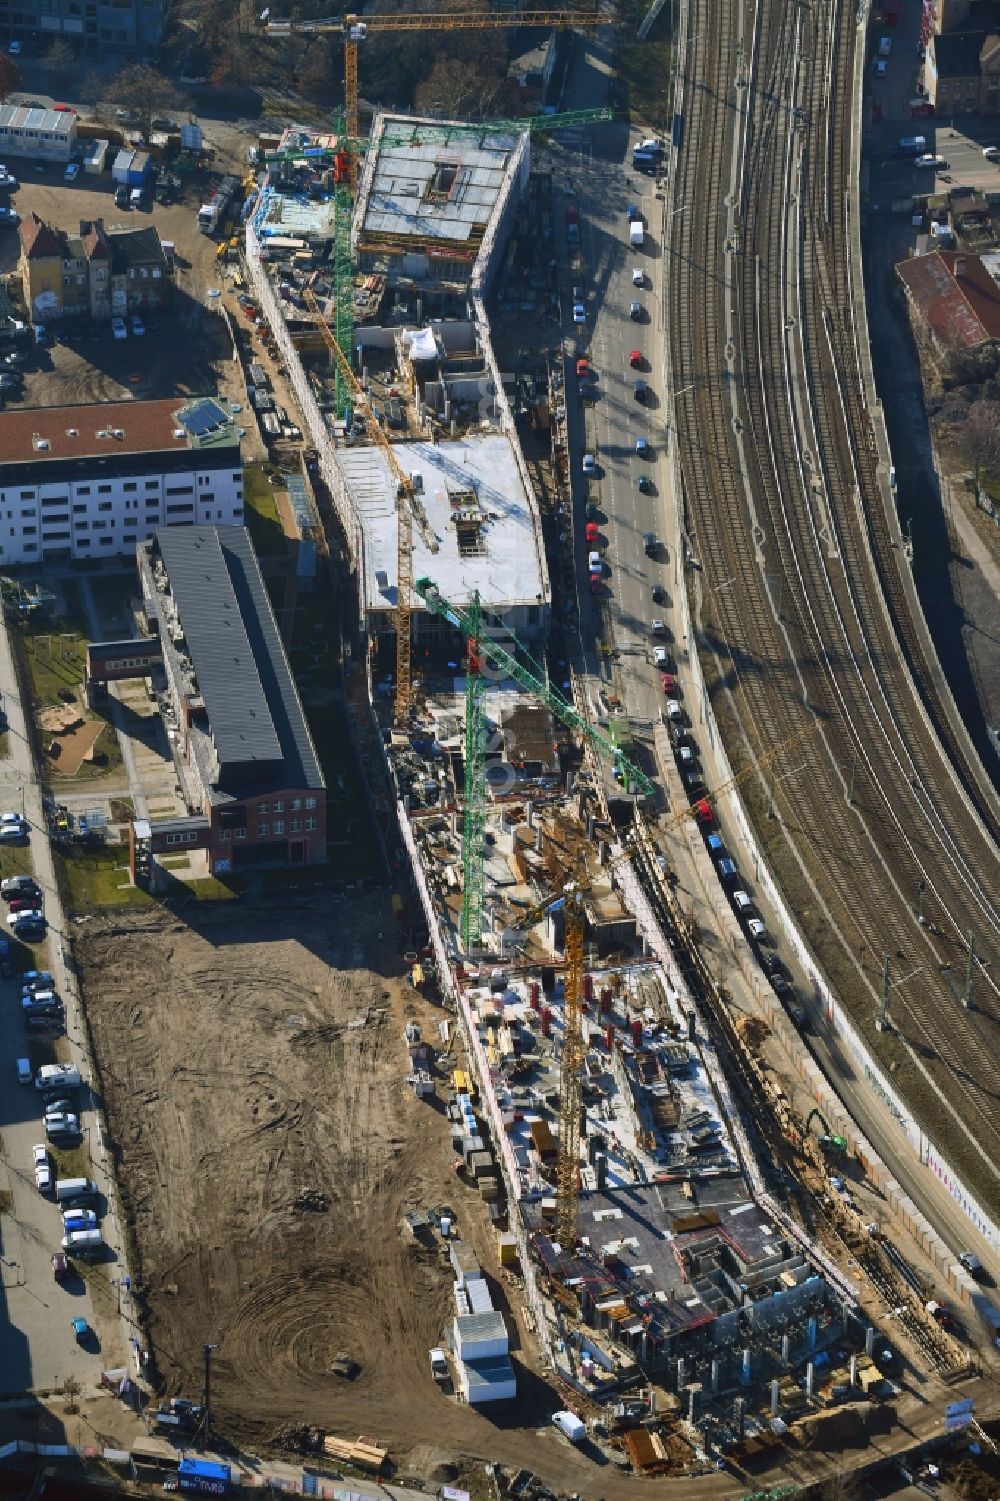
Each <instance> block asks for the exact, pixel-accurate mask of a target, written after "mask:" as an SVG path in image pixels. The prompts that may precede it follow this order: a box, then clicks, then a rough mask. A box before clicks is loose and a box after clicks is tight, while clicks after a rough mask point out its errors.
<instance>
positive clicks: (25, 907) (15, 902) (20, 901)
mask: <svg viewBox="0 0 1000 1501" xmlns="http://www.w3.org/2000/svg"><path fill="white" fill-rule="evenodd" d="M37 901H38V895H37V893H36V894H34V895H33V896H28V895H27V894H25V895H23V896H12V897H11V899H10V901H9V902H8V903H7V905H8V907H9V908H10V910H11V911H12V912H25V911H29V910H30V909H31V908H33V907H34V906H35V905H36V903H37Z"/></svg>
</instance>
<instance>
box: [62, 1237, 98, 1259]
mask: <svg viewBox="0 0 1000 1501" xmlns="http://www.w3.org/2000/svg"><path fill="white" fill-rule="evenodd" d="M60 1244H61V1245H62V1248H63V1250H64V1251H65V1252H66V1254H67V1255H68V1256H80V1257H83V1258H84V1259H86V1257H88V1256H96V1255H97V1254H98V1253H99V1252H101V1251H103V1250H104V1236H103V1235H102V1234H101V1232H100V1230H67V1232H66V1234H65V1235H64V1236H63V1238H62V1241H61V1242H60Z"/></svg>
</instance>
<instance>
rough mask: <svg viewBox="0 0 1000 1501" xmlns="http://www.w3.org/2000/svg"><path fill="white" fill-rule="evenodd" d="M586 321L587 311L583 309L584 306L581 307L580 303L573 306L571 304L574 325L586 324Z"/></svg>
mask: <svg viewBox="0 0 1000 1501" xmlns="http://www.w3.org/2000/svg"><path fill="white" fill-rule="evenodd" d="M586 321H587V309H586V308H585V307H584V305H583V303H582V302H574V304H573V322H574V323H586Z"/></svg>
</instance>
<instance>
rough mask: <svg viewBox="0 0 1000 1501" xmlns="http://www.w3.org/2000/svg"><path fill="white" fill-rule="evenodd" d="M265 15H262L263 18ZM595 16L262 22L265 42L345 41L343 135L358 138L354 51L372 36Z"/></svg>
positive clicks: (581, 21) (481, 14)
mask: <svg viewBox="0 0 1000 1501" xmlns="http://www.w3.org/2000/svg"><path fill="white" fill-rule="evenodd" d="M265 14H266V12H265ZM597 19H598V18H597V16H596V14H595V13H594V12H593V11H590V12H583V13H581V12H579V11H575V10H516V11H511V12H505V13H500V12H497V11H488V10H487V11H473V10H456V11H445V12H443V13H442V12H437V13H435V12H433V11H429V12H428V11H425V12H417V13H415V14H412V13H411V14H406V13H403V14H395V15H394V14H392V13H388V14H386V15H368V16H364V17H362V16H339V17H337V18H335V19H330V20H322V21H271V20H268V21H265V23H264V25H265V30H266V31H267V34H268V36H292V35H293V34H297V35H300V36H315V35H317V34H321V33H330V32H332V33H333V34H334V35H338V36H342V37H343V39H344V122H345V125H346V127H347V134H348V136H351V137H356V136H357V134H358V47H359V45H360V44H361V43H362V42H365V41H367V40H368V38H369V37H370V36H376V35H379V34H381V33H382V32H388V31H506V30H510V29H511V28H513V27H516V26H560V27H561V26H596V25H597Z"/></svg>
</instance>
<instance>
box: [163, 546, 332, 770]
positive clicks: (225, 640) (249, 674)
mask: <svg viewBox="0 0 1000 1501" xmlns="http://www.w3.org/2000/svg"><path fill="white" fill-rule="evenodd" d="M154 546H155V548H156V550H157V551H158V552H159V555H160V557H161V558H162V559H163V565H164V567H165V568H166V571H167V577H168V580H169V584H170V592H171V594H172V596H173V599H174V602H175V604H176V607H177V615H178V618H179V622H180V626H181V629H182V630H183V632H184V638H185V641H186V642H187V649H188V653H189V655H190V657H191V663H192V666H193V667H194V671H195V675H196V677H197V679H198V689H199V691H200V693H201V696H202V699H203V700H204V703H205V710H206V713H207V715H208V722H209V726H210V729H211V734H212V740H213V743H214V745H215V750H216V754H217V756H218V759H219V764H220V781H221V782H222V785H223V786H225V772H226V770H227V768H228V769H230V770H237V771H239V770H245V769H246V768H249V767H252V766H254V765H260V766H261V769H262V771H263V770H264V769H265V768H266V769H267V774H268V775H270V774H271V771H272V769H273V768H274V767H275V766H276V765H279V764H280V765H282V766H283V776H282V779H283V781H284V782H285V784H286V785H287V786H289V787H300V786H301V787H322V786H323V785H324V783H323V776H322V773H321V771H320V769H319V761H318V759H317V757H316V751H315V749H314V747H313V743H312V737H311V736H310V734H309V728H308V726H307V724H306V720H305V715H304V713H303V710H302V704H301V702H300V700H299V696H298V692H297V691H296V688H295V683H294V681H293V679H292V674H291V670H290V668H289V666H288V658H287V657H286V655H285V648H284V646H283V645H282V641H281V637H280V635H279V633H278V627H277V624H276V622H275V619H274V612H273V611H272V609H271V602H270V599H269V598H268V594H267V590H266V588H265V586H264V580H263V578H262V576H261V572H260V567H259V565H258V562H257V557H256V554H255V553H254V550H253V546H252V544H251V542H250V538H249V535H248V534H247V532H246V530H245V529H244V528H243V527H241V526H186V527H163V528H160V529H159V530H158V531H157V533H156V535H155V538H154Z"/></svg>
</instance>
